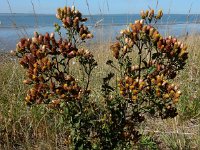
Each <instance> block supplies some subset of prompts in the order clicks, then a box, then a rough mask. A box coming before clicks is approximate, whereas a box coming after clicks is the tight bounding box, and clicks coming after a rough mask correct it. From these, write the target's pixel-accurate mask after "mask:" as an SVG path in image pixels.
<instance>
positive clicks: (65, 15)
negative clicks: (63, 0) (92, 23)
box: [56, 7, 93, 40]
mask: <svg viewBox="0 0 200 150" xmlns="http://www.w3.org/2000/svg"><path fill="white" fill-rule="evenodd" d="M56 17H57V18H58V19H59V20H61V21H62V23H63V27H64V28H67V29H70V28H73V29H74V31H76V32H78V33H79V36H80V38H81V39H82V40H85V39H90V38H92V37H93V35H92V34H91V33H90V31H89V30H88V27H86V26H85V25H83V24H81V23H82V22H85V21H87V18H83V17H82V14H81V13H80V12H79V11H78V10H76V9H75V7H72V8H70V7H64V8H58V9H57V14H56Z"/></svg>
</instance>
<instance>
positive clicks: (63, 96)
mask: <svg viewBox="0 0 200 150" xmlns="http://www.w3.org/2000/svg"><path fill="white" fill-rule="evenodd" d="M57 18H58V19H60V20H61V21H62V22H63V24H64V27H65V28H67V29H68V31H69V32H70V33H71V32H72V31H73V32H75V31H76V32H78V33H79V35H80V36H81V40H84V39H86V38H92V34H91V33H90V32H89V31H88V28H87V27H86V26H84V25H83V24H82V25H80V26H79V22H83V21H86V20H87V19H86V18H82V15H81V13H80V12H79V11H77V10H75V8H70V7H64V8H63V9H61V8H59V9H58V14H57ZM74 35H75V34H74ZM85 35H86V36H85ZM77 41H78V39H77V37H73V36H72V37H71V36H69V37H68V38H67V39H63V38H62V36H60V38H58V39H56V38H55V35H54V33H51V34H49V33H46V34H45V35H42V34H38V33H37V32H35V33H34V36H33V37H32V38H22V39H21V40H20V41H19V43H17V45H16V51H15V52H14V53H15V54H16V56H18V57H19V59H20V60H19V63H20V64H21V65H22V66H23V67H24V68H25V69H26V70H27V72H26V75H27V79H26V80H24V81H23V83H24V84H28V85H31V86H32V88H31V89H30V90H28V92H27V96H26V102H27V103H28V104H34V103H37V104H40V103H46V104H50V105H51V106H59V104H60V103H61V102H68V101H71V100H81V98H82V96H83V95H84V94H85V93H88V92H89V91H87V90H86V89H84V88H82V87H80V86H79V85H78V83H77V81H76V79H75V78H74V77H73V76H72V75H70V74H69V67H70V66H69V61H70V60H71V59H73V58H78V59H82V58H84V61H85V62H91V61H92V62H94V58H93V55H92V53H91V52H90V51H89V50H85V49H83V48H80V49H79V48H77V44H78V43H77Z"/></svg>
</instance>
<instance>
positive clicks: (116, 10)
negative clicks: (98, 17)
mask: <svg viewBox="0 0 200 150" xmlns="http://www.w3.org/2000/svg"><path fill="white" fill-rule="evenodd" d="M157 1H158V5H157ZM73 4H74V5H75V6H76V7H77V9H78V10H80V11H81V12H82V13H83V14H91V15H93V14H138V13H139V12H140V11H141V10H146V9H148V8H149V7H151V8H153V9H155V10H158V9H162V10H163V12H164V13H165V14H166V13H170V14H200V0H0V13H10V12H12V13H33V12H34V11H35V13H37V14H55V13H56V9H57V8H58V7H63V6H65V5H68V6H72V5H73ZM9 6H10V7H9ZM88 6H89V7H88ZM156 6H157V7H156ZM33 8H34V9H33Z"/></svg>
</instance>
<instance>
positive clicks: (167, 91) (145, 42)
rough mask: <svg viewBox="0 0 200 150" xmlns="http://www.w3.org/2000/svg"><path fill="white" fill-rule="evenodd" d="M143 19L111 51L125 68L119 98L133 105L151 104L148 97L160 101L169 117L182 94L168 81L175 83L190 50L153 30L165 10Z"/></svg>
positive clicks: (122, 36)
mask: <svg viewBox="0 0 200 150" xmlns="http://www.w3.org/2000/svg"><path fill="white" fill-rule="evenodd" d="M140 15H141V18H142V19H141V20H136V21H135V23H133V24H132V23H131V24H130V25H129V28H127V29H124V30H121V32H120V36H119V37H118V38H117V41H116V42H115V43H114V44H113V45H111V47H110V48H111V51H112V53H113V56H114V58H116V60H117V61H118V62H119V64H120V66H123V64H124V66H123V67H124V70H123V72H122V74H124V76H122V79H121V80H120V81H119V89H120V94H121V95H122V96H123V97H124V98H125V99H127V100H130V102H137V101H148V100H146V97H147V96H150V97H153V98H155V99H159V100H160V101H159V103H161V106H163V107H162V108H166V109H168V110H169V111H168V115H169V114H170V113H169V112H170V111H171V112H173V113H171V114H175V113H174V112H175V110H176V109H175V104H176V103H177V102H178V101H179V98H180V95H181V92H180V91H179V89H178V88H177V86H175V85H174V84H172V83H170V82H169V79H174V78H175V77H176V75H177V73H178V71H179V70H182V69H183V67H184V65H185V64H186V60H187V59H188V52H187V46H186V45H185V44H183V43H182V42H180V41H178V40H177V38H174V37H172V36H168V37H166V38H164V37H163V36H162V35H161V34H160V33H159V32H158V30H157V29H156V28H154V27H153V26H152V24H151V21H152V20H155V21H157V20H158V19H161V17H162V16H163V13H162V10H159V11H158V14H157V15H155V13H154V10H153V9H151V10H150V11H146V12H145V11H141V14H140ZM148 21H149V23H148ZM133 51H135V52H136V53H137V54H138V56H137V57H139V59H138V63H137V64H134V65H133V64H132V61H131V59H130V53H131V52H133ZM127 60H128V63H127ZM123 67H122V68H123ZM169 116H170V115H169ZM172 116H173V115H172Z"/></svg>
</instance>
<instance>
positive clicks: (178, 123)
mask: <svg viewBox="0 0 200 150" xmlns="http://www.w3.org/2000/svg"><path fill="white" fill-rule="evenodd" d="M183 40H185V42H186V43H187V44H188V47H189V48H188V50H189V60H188V65H187V67H186V69H185V71H183V72H181V73H180V75H179V76H178V79H177V82H179V83H181V86H180V88H181V90H182V91H183V95H182V97H181V100H180V102H179V107H178V110H179V115H178V116H177V117H176V118H174V119H167V120H161V119H158V120H155V119H151V118H150V117H149V118H148V120H146V122H144V123H143V125H142V127H141V132H144V133H145V135H147V136H146V137H144V138H143V139H142V140H141V141H140V142H141V143H143V145H144V144H145V143H146V144H148V145H150V146H154V144H155V143H157V145H158V148H161V149H198V145H199V144H200V138H199V137H200V135H199V134H200V126H199V122H200V110H199V107H200V102H199V98H200V95H199V94H200V91H199V90H200V88H199V86H200V78H199V75H200V72H199V71H200V62H199V58H200V53H199V47H200V36H197V35H194V36H190V37H188V38H187V39H183ZM109 45H110V43H106V44H103V45H102V44H101V45H98V44H97V45H95V46H94V45H90V47H91V49H94V50H93V53H94V56H95V58H96V59H97V61H98V63H99V64H100V65H99V66H98V67H97V68H96V69H95V72H94V73H93V78H96V79H99V80H96V81H95V82H94V81H92V84H91V86H93V88H92V89H94V91H93V93H94V94H95V95H96V96H95V99H96V100H101V95H100V94H99V93H100V87H98V86H100V85H101V84H100V83H102V79H101V78H102V77H103V76H105V73H106V72H108V70H109V68H108V67H107V66H106V64H105V59H106V58H111V56H110V55H105V52H107V53H106V54H110V50H109ZM0 64H1V65H0V93H1V95H0V122H1V124H0V149H19V148H22V149H56V148H58V149H66V148H67V143H66V142H65V137H66V127H65V125H64V123H63V122H62V121H61V120H60V118H59V114H57V113H56V112H54V111H52V110H50V109H47V108H43V106H35V107H31V108H29V107H27V106H26V105H25V103H24V96H25V92H26V88H27V87H26V86H25V85H23V84H22V81H23V79H24V71H23V69H22V68H21V66H20V65H19V64H18V63H17V61H16V60H15V59H14V58H12V57H10V56H9V55H5V54H2V56H1V62H0ZM74 65H76V64H74ZM75 72H76V73H79V72H78V71H75ZM148 135H150V137H151V138H149V136H148Z"/></svg>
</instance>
